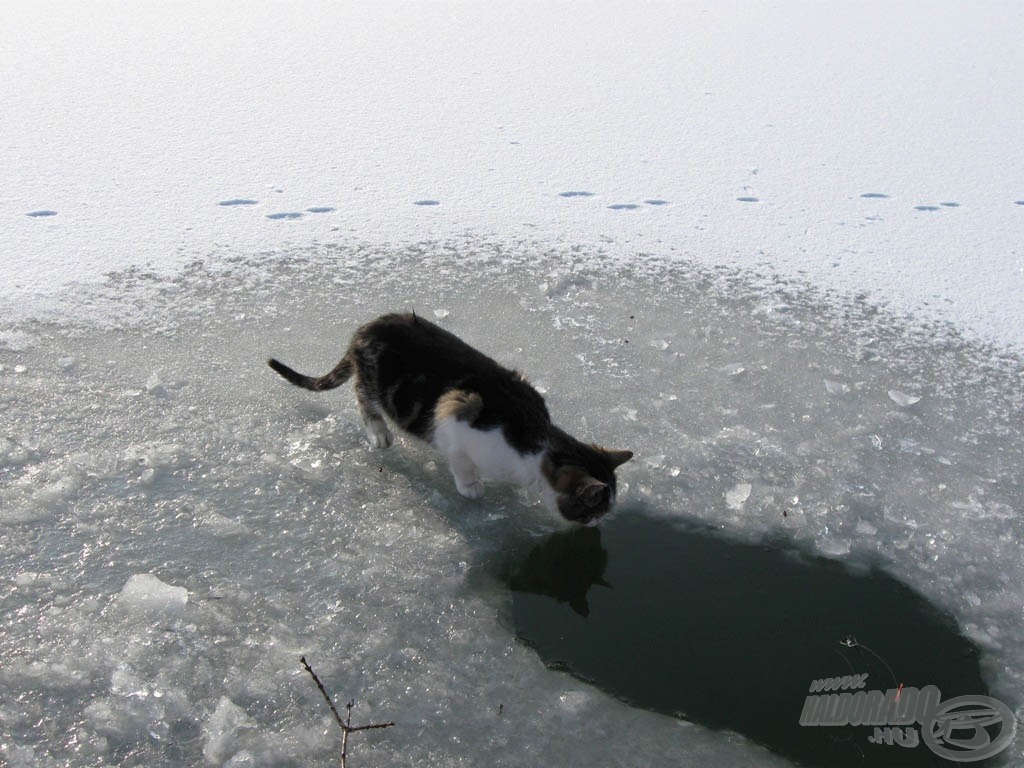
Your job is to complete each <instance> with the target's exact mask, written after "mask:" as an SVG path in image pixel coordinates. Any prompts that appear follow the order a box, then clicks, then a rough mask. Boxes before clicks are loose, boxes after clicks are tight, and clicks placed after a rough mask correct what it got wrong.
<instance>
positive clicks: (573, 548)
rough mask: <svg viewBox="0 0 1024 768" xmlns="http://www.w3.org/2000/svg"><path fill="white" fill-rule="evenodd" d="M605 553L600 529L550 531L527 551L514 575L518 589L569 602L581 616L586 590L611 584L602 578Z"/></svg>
mask: <svg viewBox="0 0 1024 768" xmlns="http://www.w3.org/2000/svg"><path fill="white" fill-rule="evenodd" d="M607 565H608V553H607V552H606V551H605V549H604V547H603V546H602V545H601V531H600V529H599V528H574V529H571V530H567V531H559V532H558V533H553V534H551V535H550V536H548V537H547V538H546V539H544V540H543V541H542V542H541V543H540V544H538V545H537V546H535V547H534V548H533V549H532V550H530V552H529V554H528V555H527V556H526V561H525V562H524V563H523V564H522V567H521V568H520V569H519V571H518V572H517V573H516V574H515V576H513V578H512V582H511V586H512V589H514V590H516V591H517V592H529V593H531V594H535V595H545V596H547V597H553V598H554V599H555V600H557V601H558V602H560V603H568V604H569V607H570V608H572V609H573V611H575V612H576V613H578V614H579V615H580V616H584V617H585V616H588V615H589V614H590V605H589V604H588V602H587V593H588V592H589V591H590V588H591V587H593V586H595V585H597V586H601V587H611V584H609V583H608V582H606V581H605V580H604V579H603V578H602V577H603V576H604V570H605V568H606V567H607Z"/></svg>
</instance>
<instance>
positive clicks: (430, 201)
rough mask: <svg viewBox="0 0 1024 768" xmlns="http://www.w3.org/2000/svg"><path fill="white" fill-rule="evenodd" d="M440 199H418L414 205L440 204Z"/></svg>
mask: <svg viewBox="0 0 1024 768" xmlns="http://www.w3.org/2000/svg"><path fill="white" fill-rule="evenodd" d="M440 204H441V201H440V200H417V201H416V202H414V203H413V205H440Z"/></svg>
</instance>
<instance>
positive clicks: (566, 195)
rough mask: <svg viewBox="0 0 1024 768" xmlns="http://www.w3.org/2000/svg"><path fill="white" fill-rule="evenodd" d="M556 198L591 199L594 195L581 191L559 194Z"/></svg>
mask: <svg viewBox="0 0 1024 768" xmlns="http://www.w3.org/2000/svg"><path fill="white" fill-rule="evenodd" d="M558 196H559V197H593V196H594V193H593V192H583V191H575V190H570V191H568V192H559V193H558Z"/></svg>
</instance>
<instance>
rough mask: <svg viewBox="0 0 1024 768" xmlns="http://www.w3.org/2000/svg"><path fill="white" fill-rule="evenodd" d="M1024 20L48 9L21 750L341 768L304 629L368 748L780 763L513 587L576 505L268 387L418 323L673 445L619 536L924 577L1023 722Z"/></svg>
mask: <svg viewBox="0 0 1024 768" xmlns="http://www.w3.org/2000/svg"><path fill="white" fill-rule="evenodd" d="M1022 21H1024V9H1022V8H1021V6H1020V5H1019V4H1016V3H1006V4H1000V3H987V4H985V5H983V6H978V7H967V6H963V5H947V4H943V3H929V4H921V5H916V4H907V5H903V6H901V8H900V9H896V10H894V9H891V8H890V7H889V5H888V4H871V3H867V4H865V3H859V4H850V5H844V6H817V5H812V6H807V5H804V4H800V3H792V4H787V5H786V7H782V8H779V7H778V6H777V5H775V4H764V5H757V4H743V5H742V6H737V7H732V6H728V5H726V4H714V5H712V6H710V7H707V8H704V7H701V6H699V5H681V4H666V5H661V6H649V7H645V8H644V9H643V10H642V11H638V10H637V9H636V8H634V7H626V6H622V5H616V4H607V5H600V6H594V5H589V4H588V5H587V7H586V9H585V10H584V9H583V8H582V7H574V6H569V5H559V6H555V7H549V6H548V5H546V4H523V5H494V4H487V5H484V4H479V5H474V4H451V5H448V4H390V5H385V6H379V5H374V6H372V7H370V6H367V7H362V8H360V7H342V8H339V7H337V6H335V5H334V4H315V3H306V4H288V5H276V4H267V5H262V6H258V7H256V8H251V7H243V6H224V7H220V6H213V7H207V6H199V5H196V6H185V5H178V4H169V5H162V6H157V5H147V4H138V5H131V6H128V5H122V4H117V3H111V4H106V5H99V4H95V5H90V7H89V11H88V13H86V12H85V11H84V10H83V9H77V10H75V9H74V7H72V6H63V5H58V4H54V5H52V6H49V7H44V6H41V5H35V4H21V5H18V6H14V5H11V4H8V5H5V6H4V7H3V9H2V10H0V28H2V29H3V30H4V32H3V34H4V38H3V39H2V42H0V71H3V72H4V75H5V88H4V95H3V100H4V101H3V104H4V113H3V115H2V119H0V146H2V147H3V153H4V155H3V156H4V160H5V162H4V166H5V181H6V184H5V186H4V189H3V191H2V192H0V221H2V222H3V224H2V225H0V226H2V233H3V245H2V246H0V247H2V251H0V264H2V267H3V270H4V277H5V279H4V280H3V281H2V285H0V309H2V311H3V317H4V320H3V325H2V327H0V553H2V554H0V601H2V606H3V611H4V615H5V617H7V618H6V619H5V627H4V632H3V633H2V635H0V684H2V685H0V690H2V693H0V724H2V726H3V732H4V733H5V736H4V742H3V744H2V746H0V749H2V750H3V752H2V753H0V757H2V758H3V759H4V760H6V761H7V762H8V763H9V764H11V765H19V766H20V765H25V766H35V765H58V764H65V763H68V762H71V763H73V764H80V765H107V764H136V765H155V764H198V763H202V762H206V763H208V764H233V765H265V764H296V765H298V764H301V765H328V764H333V763H334V762H335V759H336V747H337V734H336V733H335V732H334V731H333V730H332V727H331V723H330V721H329V719H328V717H327V716H325V713H324V712H323V706H322V702H321V701H320V700H319V697H318V694H317V693H316V691H315V689H313V688H312V687H311V684H310V681H309V680H308V678H306V677H305V674H304V673H303V672H302V670H301V668H300V667H299V666H298V663H297V659H298V657H299V655H302V654H305V655H306V656H307V658H309V659H310V661H311V663H312V664H313V665H314V666H315V667H316V668H317V670H318V671H319V672H320V673H321V674H322V676H323V677H324V678H325V680H326V681H327V682H328V684H329V686H330V687H331V688H332V689H333V690H335V691H336V692H337V694H338V696H339V698H342V699H344V698H346V697H353V698H356V699H357V702H358V703H357V710H356V716H357V719H358V718H359V717H360V716H361V717H363V718H365V720H379V719H394V720H396V721H399V722H400V723H402V726H401V727H396V728H394V729H389V730H388V731H387V732H383V733H374V734H368V735H365V736H364V737H363V738H360V740H359V742H358V744H357V749H358V752H357V754H358V758H359V760H360V761H362V763H365V764H427V763H430V764H438V765H479V764H481V763H482V762H486V763H488V764H493V765H522V764H542V763H547V764H558V765H583V764H593V763H594V762H595V760H597V761H599V762H603V763H615V762H616V761H618V762H620V763H627V762H628V763H635V764H648V765H656V764H674V765H736V764H744V765H748V764H758V765H761V764H764V765H771V764H781V763H780V762H779V761H778V760H776V759H775V758H773V757H772V756H770V755H768V754H767V753H766V752H764V751H763V750H761V749H760V748H758V747H756V746H752V745H750V744H748V743H746V742H745V741H743V740H742V739H739V738H738V737H733V736H730V735H728V734H720V733H713V732H709V731H707V730H705V729H702V728H700V727H699V726H695V725H690V724H686V723H681V722H679V721H676V720H673V719H671V718H665V717H661V716H658V715H654V714H651V713H645V712H640V711H636V710H633V709H630V708H629V707H627V706H625V705H623V704H622V703H620V702H617V701H615V700H613V699H610V698H609V697H607V696H604V695H603V694H600V693H598V692H596V691H594V690H592V689H590V688H588V687H587V686H586V685H584V684H582V683H578V682H576V681H574V680H572V679H570V678H567V677H566V676H564V675H560V674H558V673H554V672H551V671H549V670H547V669H546V668H544V667H543V665H542V664H541V663H540V662H539V660H538V659H537V658H536V657H535V655H534V654H533V653H532V652H531V651H529V650H528V649H527V648H524V647H522V646H521V645H519V644H517V643H516V642H515V640H514V632H513V631H512V629H511V628H510V627H509V626H508V623H507V606H508V599H509V598H508V592H507V585H505V584H504V583H503V582H502V581H501V579H500V578H499V577H498V576H497V574H499V573H500V572H501V571H502V568H503V566H504V564H506V563H507V561H508V559H509V558H514V557H515V556H516V555H517V553H522V552H523V551H525V549H527V548H528V545H529V543H530V541H531V537H533V536H537V535H542V534H544V533H547V532H550V531H551V530H553V529H554V528H555V527H556V526H557V525H558V522H557V521H555V520H553V519H551V517H550V516H548V515H547V514H546V513H544V512H543V511H542V510H540V509H539V508H536V507H532V506H528V505H527V504H526V503H525V502H524V500H523V499H522V498H520V497H519V496H518V495H517V494H515V493H513V492H511V491H507V490H500V489H495V490H491V491H489V492H488V495H487V497H485V503H483V504H481V503H471V502H467V501H464V500H462V499H461V498H460V497H458V495H457V494H456V493H455V492H454V489H453V488H452V485H451V482H450V480H449V479H448V477H447V475H446V471H445V469H444V467H443V466H438V465H437V464H436V463H433V461H434V457H433V456H432V455H431V454H430V453H429V452H428V451H427V450H425V449H423V448H422V447H419V446H416V445H413V444H411V443H408V442H406V443H402V444H400V445H399V446H396V448H395V449H393V450H391V451H390V452H387V453H376V452H373V451H369V450H367V449H366V448H365V446H364V443H363V437H362V435H361V430H360V428H359V426H358V424H357V423H356V418H355V412H354V408H353V405H352V401H351V397H350V396H349V395H348V393H343V394H338V395H337V396H334V397H328V396H324V397H320V398H315V397H313V396H310V395H308V394H306V393H301V392H299V391H298V390H292V389H290V388H288V387H287V385H284V384H283V383H282V382H281V381H280V380H278V379H277V378H276V377H275V376H274V375H273V374H272V373H271V372H269V370H267V369H266V368H265V366H264V364H263V360H264V359H265V358H266V357H267V356H268V355H271V354H273V355H277V356H280V357H282V358H285V359H287V360H288V362H289V363H291V364H294V365H295V366H296V367H298V368H300V369H309V370H310V372H313V371H315V370H317V369H324V370H326V366H329V365H331V364H333V363H334V362H335V361H336V359H337V357H338V355H339V354H340V351H341V349H342V347H343V345H344V343H345V341H346V340H347V338H348V335H349V334H350V333H351V332H352V330H353V329H354V328H355V326H356V325H357V324H358V323H360V322H362V321H364V320H366V319H367V318H369V317H372V316H373V315H374V314H375V313H377V312H380V311H383V310H390V309H397V308H408V307H415V308H417V309H418V310H420V311H422V312H423V313H424V314H426V315H427V316H428V317H430V316H433V317H435V318H438V319H439V322H441V323H443V324H445V325H446V326H447V327H450V328H452V329H453V330H455V331H456V332H458V333H460V334H462V335H463V336H464V337H465V338H467V339H468V340H469V341H471V342H473V343H475V344H477V345H478V346H479V347H481V348H482V349H485V350H487V351H488V352H491V353H492V354H494V355H496V356H497V357H499V358H500V359H502V360H503V361H506V362H508V363H510V364H513V365H516V366H519V367H520V368H522V369H523V370H524V371H525V372H526V373H527V374H529V375H530V376H531V377H532V378H533V380H534V381H535V383H537V384H538V386H539V387H540V388H542V390H544V391H546V393H547V396H548V398H549V401H550V404H551V407H552V410H553V412H554V413H555V414H556V415H557V416H558V417H559V421H560V422H561V423H562V424H563V426H565V427H566V428H568V429H570V430H572V431H575V432H578V433H580V434H581V435H583V436H586V437H588V438H590V439H594V440H601V441H605V442H609V443H613V444H615V445H620V446H621V447H626V448H630V449H632V450H634V451H636V452H637V455H638V458H637V460H634V462H632V463H630V464H629V465H627V466H626V467H624V468H623V488H622V490H621V491H620V497H621V498H622V499H623V500H624V502H625V504H624V509H623V510H622V512H621V514H628V512H629V509H628V499H629V498H630V497H631V496H633V497H634V498H643V499H644V500H645V502H646V503H648V504H650V505H653V506H654V507H655V508H657V509H659V510H661V511H663V513H664V515H665V516H666V517H668V518H672V517H695V518H699V519H705V520H708V521H713V522H714V523H715V524H716V525H720V526H722V527H723V528H725V529H726V530H728V531H730V532H732V533H734V534H735V535H737V536H743V537H750V538H751V539H758V538H759V537H763V536H766V535H769V534H771V533H772V532H773V531H775V530H777V528H778V526H780V525H784V526H786V528H787V529H789V530H790V533H791V535H793V536H794V537H795V539H796V540H797V541H798V542H800V543H801V544H802V545H803V546H806V547H807V548H809V549H812V550H814V551H817V552H820V553H824V554H826V555H828V556H832V557H837V558H842V559H846V560H849V561H850V562H851V563H858V562H863V561H871V562H881V563H883V564H884V565H885V567H887V568H888V569H889V570H890V571H891V572H892V573H894V574H895V575H897V576H898V577H899V578H901V579H904V580H905V581H907V582H908V583H909V584H911V585H912V586H914V587H915V588H916V589H918V590H920V591H921V592H922V593H923V594H925V595H926V596H928V597H929V598H930V599H932V600H934V601H935V602H936V603H937V604H939V605H941V606H943V607H944V608H946V609H947V610H949V611H951V612H952V613H953V614H954V615H955V616H956V617H957V620H958V621H959V622H960V623H961V626H962V627H963V629H964V631H965V632H966V633H967V634H968V635H969V636H970V637H972V638H973V639H974V640H975V641H976V642H977V643H979V645H980V646H981V647H982V648H983V649H984V651H985V654H986V656H985V664H986V672H987V674H988V676H989V679H990V683H991V685H992V691H993V695H996V696H999V697H1001V698H1002V699H1003V700H1004V701H1006V702H1007V703H1008V704H1009V705H1010V706H1011V707H1012V708H1014V709H1015V710H1016V711H1017V712H1018V716H1019V713H1020V711H1021V710H1020V707H1021V702H1022V699H1024V696H1022V690H1024V614H1022V606H1024V556H1022V554H1021V547H1020V542H1021V540H1022V537H1024V521H1022V514H1021V513H1022V509H1021V501H1020V500H1021V498H1022V489H1021V486H1020V482H1021V481H1020V473H1019V468H1020V466H1022V465H1024V447H1022V440H1021V434H1020V414H1021V412H1022V408H1024V403H1022V394H1021V393H1022V378H1021V363H1020V358H1019V356H1018V352H1017V351H1015V350H1018V349H1019V348H1020V347H1021V346H1022V344H1021V343H1022V341H1024V332H1022V331H1021V328H1024V318H1022V314H1024V311H1022V307H1024V301H1022V298H1024V263H1022V258H1024V257H1022V254H1021V247H1022V246H1021V243H1024V205H1021V204H1018V201H1024V186H1022V185H1024V157H1022V155H1021V153H1020V152H1019V148H1020V146H1022V138H1024V137H1022V136H1021V131H1022V126H1024V119H1022V118H1024V114H1022V111H1024V102H1022V100H1021V99H1020V98H1019V96H1018V95H1017V87H1018V82H1017V76H1018V74H1019V72H1020V71H1021V69H1022V68H1024V67H1022V66H1021V65H1022V63H1024V61H1022V59H1024V53H1022V51H1021V49H1020V46H1019V44H1018V31H1019V30H1020V29H1021V28H1022V26H1024V25H1022ZM584 193H585V194H584ZM953 203H955V204H956V205H953ZM314 209H318V210H316V211H314ZM932 209H934V210H932ZM279 214H283V215H281V216H279ZM288 214H301V215H296V216H289V215H288ZM107 272H113V273H114V274H113V275H111V276H109V277H105V276H104V275H105V273H107ZM72 284H77V285H72ZM879 305H884V306H886V307H888V310H891V311H888V310H880V309H879ZM428 312H429V313H430V314H427V313H428ZM987 344H988V345H987ZM782 506H784V507H785V508H786V509H787V510H789V513H788V515H787V516H786V517H785V518H784V519H782V518H780V516H779V515H777V514H776V512H777V510H778V508H780V507H782ZM499 708H500V709H499ZM499 712H500V714H499ZM613 733H614V734H618V735H617V736H616V738H610V737H609V734H613ZM6 734H9V735H6ZM1018 741H1019V739H1018ZM1012 749H1014V750H1016V751H1015V752H1013V753H1012V754H1013V756H1014V759H1019V758H1020V755H1021V748H1020V746H1019V745H1015V746H1014V747H1013V748H1012ZM362 763H361V764H362Z"/></svg>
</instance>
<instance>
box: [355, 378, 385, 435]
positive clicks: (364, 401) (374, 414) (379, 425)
mask: <svg viewBox="0 0 1024 768" xmlns="http://www.w3.org/2000/svg"><path fill="white" fill-rule="evenodd" d="M356 401H357V402H358V403H359V415H360V416H362V418H363V426H364V427H366V436H367V437H368V438H370V443H371V445H373V447H374V448H390V447H391V443H393V442H394V436H393V435H392V434H391V430H390V429H388V425H387V422H386V421H384V413H383V412H382V411H381V409H380V405H378V404H377V402H376V401H375V400H374V399H373V398H372V397H371V396H370V394H369V393H368V392H367V391H366V389H365V388H364V387H363V386H362V382H356Z"/></svg>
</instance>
